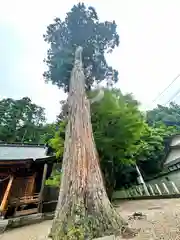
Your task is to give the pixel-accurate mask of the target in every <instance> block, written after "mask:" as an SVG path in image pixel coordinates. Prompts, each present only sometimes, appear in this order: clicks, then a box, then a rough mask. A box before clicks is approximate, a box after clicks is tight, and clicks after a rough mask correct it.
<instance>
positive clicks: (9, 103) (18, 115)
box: [0, 97, 45, 143]
mask: <svg viewBox="0 0 180 240" xmlns="http://www.w3.org/2000/svg"><path fill="white" fill-rule="evenodd" d="M44 123H45V113H44V108H42V107H40V106H38V105H36V104H34V103H32V102H31V100H30V99H29V98H27V97H24V98H22V99H20V100H14V99H11V98H7V99H3V100H1V101H0V141H3V142H31V143H39V141H40V135H41V133H42V131H43V126H44Z"/></svg>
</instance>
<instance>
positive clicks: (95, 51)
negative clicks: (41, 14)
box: [44, 3, 119, 91]
mask: <svg viewBox="0 0 180 240" xmlns="http://www.w3.org/2000/svg"><path fill="white" fill-rule="evenodd" d="M116 28H117V25H116V23H115V22H114V21H113V22H109V21H105V22H100V21H99V18H98V16H97V13H96V10H95V9H94V8H93V7H86V6H85V4H84V3H79V4H77V5H74V6H73V7H72V9H71V11H70V12H68V13H67V14H66V17H65V20H64V21H62V20H61V19H60V18H56V19H55V20H54V23H52V24H50V25H49V26H48V27H47V32H46V34H45V35H44V40H45V41H46V42H47V43H48V44H50V48H49V50H48V53H47V59H46V60H45V62H46V64H47V66H48V71H46V72H45V73H44V77H45V79H46V81H51V82H52V83H53V84H56V85H57V86H58V87H60V88H63V89H64V90H65V91H68V88H69V79H70V73H71V70H72V67H73V62H74V52H75V49H76V47H77V46H82V47H83V65H84V70H85V76H86V87H87V89H90V88H91V86H92V84H93V82H94V81H97V82H100V81H102V80H104V79H106V78H108V77H111V78H112V80H113V81H114V82H117V80H118V72H117V71H116V70H113V68H112V67H111V66H108V64H107V62H106V59H105V53H110V52H112V51H113V49H114V48H115V47H116V46H118V45H119V35H118V34H117V32H116Z"/></svg>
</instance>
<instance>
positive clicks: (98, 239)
mask: <svg viewBox="0 0 180 240" xmlns="http://www.w3.org/2000/svg"><path fill="white" fill-rule="evenodd" d="M93 240H115V236H114V235H111V236H106V237H101V238H94V239H93Z"/></svg>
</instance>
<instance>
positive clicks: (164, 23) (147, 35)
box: [0, 0, 180, 121]
mask: <svg viewBox="0 0 180 240" xmlns="http://www.w3.org/2000/svg"><path fill="white" fill-rule="evenodd" d="M77 2H78V1H76V0H74V1H73V0H68V1H63V2H62V1H59V0H51V1H48V0H47V1H42V0H39V1H35V0H31V1H22V0H16V1H11V0H7V1H3V2H2V3H1V8H0V36H1V38H0V97H1V98H3V97H13V98H20V97H23V96H29V97H30V98H31V99H32V101H34V102H35V103H37V104H39V105H41V106H43V107H45V108H46V113H47V118H48V121H53V120H54V119H55V116H56V114H58V112H59V111H60V105H59V101H60V100H61V99H63V98H65V94H63V92H62V91H60V90H59V89H57V88H56V87H55V86H52V85H51V84H45V83H44V80H43V77H42V73H43V71H44V69H45V65H44V63H43V59H44V57H45V56H46V51H47V47H48V46H47V45H46V43H45V42H44V41H43V37H42V35H43V33H45V30H46V26H47V25H48V24H50V23H51V22H52V20H53V18H54V17H55V16H58V17H60V18H63V17H64V16H65V13H66V12H67V11H68V10H69V9H70V8H71V7H72V5H73V4H76V3H77ZM85 2H86V3H87V4H90V5H93V6H94V7H95V8H96V10H97V12H98V14H99V16H100V19H101V20H107V19H108V20H113V19H114V20H115V21H116V23H117V24H118V32H119V34H120V40H121V43H120V46H119V48H118V49H116V50H115V51H114V53H113V54H112V55H111V56H108V61H109V63H110V64H112V65H113V67H115V68H117V69H118V70H119V75H120V80H119V83H118V86H119V87H120V88H121V89H122V91H123V92H133V93H134V95H135V97H136V98H137V99H138V100H140V101H141V102H142V105H143V108H145V109H146V108H149V107H152V100H153V99H154V98H155V97H156V96H157V95H158V93H160V92H161V91H162V90H163V89H164V88H165V87H166V86H167V85H168V84H169V83H170V82H171V81H172V80H173V78H175V77H176V75H178V74H179V73H180V28H179V25H180V14H179V9H180V2H179V0H172V1H163V0H159V1H157V0H146V1H144V0H136V1H134V0H119V1H117V0H111V1H108V2H105V1H103V0H98V1H95V0H86V1H85ZM178 88H180V79H178V80H177V81H176V83H175V84H174V85H173V86H172V87H171V89H170V90H169V91H168V92H167V93H166V94H165V96H163V98H162V99H160V100H158V101H160V102H162V103H163V102H165V101H166V100H167V99H168V98H169V97H170V96H172V95H173V93H174V92H175V91H177V89H178Z"/></svg>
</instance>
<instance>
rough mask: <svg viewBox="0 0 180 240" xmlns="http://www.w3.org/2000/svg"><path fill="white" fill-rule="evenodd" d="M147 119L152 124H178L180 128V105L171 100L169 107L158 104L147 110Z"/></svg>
mask: <svg viewBox="0 0 180 240" xmlns="http://www.w3.org/2000/svg"><path fill="white" fill-rule="evenodd" d="M147 121H148V123H149V124H150V125H160V124H162V123H164V124H165V125H167V126H177V128H178V129H179V128H180V106H179V105H178V104H176V103H173V102H171V103H170V104H169V106H168V107H165V106H161V105H158V106H157V108H154V109H153V110H150V111H148V112H147Z"/></svg>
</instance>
